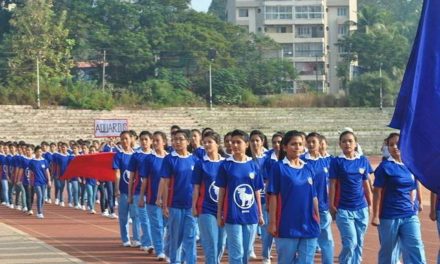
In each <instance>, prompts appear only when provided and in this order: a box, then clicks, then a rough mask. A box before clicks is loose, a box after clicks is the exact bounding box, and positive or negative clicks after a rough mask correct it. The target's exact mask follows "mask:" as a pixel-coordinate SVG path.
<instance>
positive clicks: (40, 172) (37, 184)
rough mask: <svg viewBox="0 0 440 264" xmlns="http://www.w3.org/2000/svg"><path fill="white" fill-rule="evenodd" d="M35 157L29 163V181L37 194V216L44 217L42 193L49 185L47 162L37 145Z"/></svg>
mask: <svg viewBox="0 0 440 264" xmlns="http://www.w3.org/2000/svg"><path fill="white" fill-rule="evenodd" d="M34 154H35V158H34V159H32V160H31V161H30V163H29V169H30V171H31V179H32V180H31V182H32V184H33V186H34V190H35V193H36V194H37V218H40V219H41V218H44V215H43V206H44V193H45V190H46V187H47V186H51V184H52V183H51V180H50V172H49V162H48V161H47V160H46V159H44V158H43V156H42V154H43V150H42V149H41V147H39V146H37V147H35V149H34Z"/></svg>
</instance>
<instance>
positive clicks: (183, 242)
mask: <svg viewBox="0 0 440 264" xmlns="http://www.w3.org/2000/svg"><path fill="white" fill-rule="evenodd" d="M189 141H190V132H189V131H187V130H178V131H176V132H175V133H174V136H173V147H174V151H173V152H171V153H170V154H168V155H167V156H166V157H165V160H164V161H163V166H162V178H164V184H165V186H168V188H165V190H164V192H163V214H164V215H165V217H168V231H169V239H170V241H169V243H170V253H169V258H170V261H171V263H180V262H181V261H185V263H188V264H194V263H196V262H197V252H196V232H195V228H196V220H195V218H194V217H193V216H192V212H191V206H192V192H193V187H192V184H191V178H192V173H193V170H194V165H195V163H196V161H197V160H198V159H197V157H195V156H193V155H192V154H191V153H190V152H188V149H187V148H188V145H189ZM182 247H183V251H184V253H185V258H184V259H182V258H181V248H182Z"/></svg>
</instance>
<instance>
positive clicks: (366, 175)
mask: <svg viewBox="0 0 440 264" xmlns="http://www.w3.org/2000/svg"><path fill="white" fill-rule="evenodd" d="M363 157H364V161H365V172H364V174H363V175H362V180H363V181H366V180H368V178H369V177H370V173H373V168H372V167H371V164H370V161H368V159H367V158H366V157H365V156H363Z"/></svg>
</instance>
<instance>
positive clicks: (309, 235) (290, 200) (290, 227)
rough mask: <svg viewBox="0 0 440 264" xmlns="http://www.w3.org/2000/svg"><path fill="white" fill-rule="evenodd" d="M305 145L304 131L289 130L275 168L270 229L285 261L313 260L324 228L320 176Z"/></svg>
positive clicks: (271, 190)
mask: <svg viewBox="0 0 440 264" xmlns="http://www.w3.org/2000/svg"><path fill="white" fill-rule="evenodd" d="M304 147H305V142H304V140H303V137H302V135H301V133H299V132H297V131H289V132H287V133H286V134H285V135H284V137H283V140H282V143H281V148H282V150H281V153H280V157H279V161H278V162H277V163H276V164H275V165H274V166H273V167H272V170H271V176H270V182H269V186H268V193H270V202H269V208H270V225H269V231H270V233H271V234H272V235H274V236H275V237H276V247H277V252H278V263H281V264H290V263H304V264H309V263H310V264H311V263H313V261H314V255H315V249H316V244H317V238H318V236H319V232H320V227H319V208H318V197H317V194H316V187H315V184H316V176H315V172H314V170H313V167H312V166H311V165H309V164H308V163H305V162H304V161H303V160H301V159H300V156H301V154H302V153H303V152H304Z"/></svg>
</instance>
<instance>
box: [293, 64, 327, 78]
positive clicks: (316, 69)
mask: <svg viewBox="0 0 440 264" xmlns="http://www.w3.org/2000/svg"><path fill="white" fill-rule="evenodd" d="M295 69H296V71H297V72H298V73H299V74H300V75H317V74H318V75H324V63H323V62H318V63H316V62H315V61H314V62H297V63H295Z"/></svg>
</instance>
